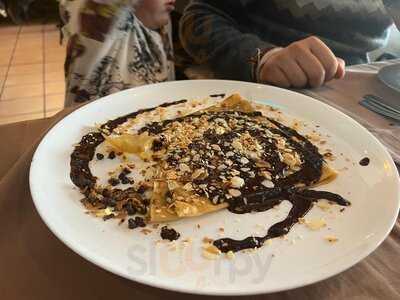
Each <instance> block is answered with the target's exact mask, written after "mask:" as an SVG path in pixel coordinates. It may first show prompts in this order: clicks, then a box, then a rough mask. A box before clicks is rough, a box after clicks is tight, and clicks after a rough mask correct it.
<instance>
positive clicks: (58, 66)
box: [44, 61, 64, 73]
mask: <svg viewBox="0 0 400 300" xmlns="http://www.w3.org/2000/svg"><path fill="white" fill-rule="evenodd" d="M44 69H45V72H46V73H51V72H60V71H63V70H64V62H63V61H59V62H53V63H47V64H45V65H44Z"/></svg>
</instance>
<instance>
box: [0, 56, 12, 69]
mask: <svg viewBox="0 0 400 300" xmlns="http://www.w3.org/2000/svg"><path fill="white" fill-rule="evenodd" d="M10 61H11V54H9V55H1V54H0V66H2V67H4V66H8V65H9V64H10Z"/></svg>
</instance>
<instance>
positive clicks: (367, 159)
mask: <svg viewBox="0 0 400 300" xmlns="http://www.w3.org/2000/svg"><path fill="white" fill-rule="evenodd" d="M369 162H370V159H369V158H368V157H364V158H363V159H362V160H360V162H359V164H360V166H363V167H366V166H368V165H369Z"/></svg>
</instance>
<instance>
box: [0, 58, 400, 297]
mask: <svg viewBox="0 0 400 300" xmlns="http://www.w3.org/2000/svg"><path fill="white" fill-rule="evenodd" d="M389 63H393V62H389ZM381 66H382V65H381V64H374V65H362V66H357V67H353V68H351V69H350V70H349V72H347V75H346V77H345V79H343V80H337V81H332V82H330V83H329V84H327V85H326V86H324V87H322V88H319V89H315V90H302V91H300V92H302V93H305V94H308V95H311V96H313V97H314V98H317V99H319V100H321V101H323V102H325V103H327V104H329V105H332V106H334V107H336V108H338V109H340V110H342V111H343V112H345V113H347V114H348V115H350V116H352V117H353V118H355V119H356V120H357V121H359V122H360V123H362V124H363V125H364V126H366V127H367V128H368V129H369V130H370V131H371V132H373V133H374V134H375V135H376V136H377V137H378V138H379V139H380V140H381V141H382V142H383V143H384V145H385V146H387V147H388V149H389V150H390V152H391V154H392V155H393V157H394V158H395V159H396V160H397V161H400V160H399V158H400V141H399V138H400V134H399V128H400V127H399V124H394V123H393V122H392V121H391V120H388V119H385V118H383V117H380V116H378V115H376V114H374V113H372V112H370V111H368V110H367V109H365V108H364V107H361V106H360V105H359V104H358V102H359V100H360V99H361V97H362V96H363V95H365V94H375V95H379V96H382V97H394V99H399V100H400V97H399V95H398V94H396V93H395V92H394V91H391V90H390V89H388V88H386V87H385V86H384V85H383V84H382V83H380V82H379V80H378V79H377V78H376V72H377V70H378V69H379V67H381ZM71 111H73V108H68V109H65V110H63V111H62V112H60V113H59V114H57V115H56V116H54V117H52V118H49V119H43V120H34V121H26V122H21V123H15V124H9V125H3V126H0V140H1V141H2V146H1V147H0V161H1V164H0V266H1V271H0V295H2V299H72V298H77V299H127V298H130V299H133V298H136V299H143V300H147V299H159V298H161V297H174V298H175V299H200V298H201V299H203V298H212V297H201V296H194V295H184V294H179V293H174V292H169V291H164V290H160V289H156V288H152V287H148V286H144V285H141V284H138V283H135V282H131V281H128V280H126V279H123V278H120V277H118V276H116V275H113V274H111V273H109V272H107V271H104V270H103V269H100V268H98V267H97V266H95V265H93V264H91V263H89V262H88V261H86V260H84V259H83V258H81V257H80V256H79V255H77V254H75V253H74V252H73V251H72V250H70V249H69V248H68V247H67V246H65V245H64V244H63V243H62V242H60V241H59V240H58V239H57V238H56V237H55V236H54V235H53V234H52V233H51V232H50V231H49V230H48V229H47V227H46V225H45V224H44V223H43V222H42V221H41V219H40V217H39V215H38V214H37V212H36V210H35V208H34V205H33V202H32V199H31V196H30V191H29V176H28V173H29V166H30V162H31V158H32V155H33V153H34V151H35V149H36V146H37V144H38V143H39V142H40V140H41V138H42V137H43V135H44V134H45V133H46V132H47V130H48V129H49V128H51V127H52V126H53V125H54V124H55V123H57V122H58V121H59V120H60V119H62V118H63V117H64V116H65V115H67V114H68V113H70V112H71ZM54 200H56V199H54ZM399 258H400V221H399V219H398V220H397V222H396V225H395V227H394V228H393V230H392V232H391V234H390V235H389V236H388V238H387V239H386V240H385V241H384V242H383V244H382V245H381V246H380V247H379V248H378V249H377V250H376V251H375V252H373V253H372V254H371V255H370V256H368V257H367V258H366V259H364V260H363V261H362V262H360V263H358V264H357V265H355V266H354V267H352V268H350V269H349V270H347V271H345V272H343V273H341V274H339V275H337V276H334V277H332V278H330V279H327V280H325V281H322V282H319V283H316V284H313V285H310V286H307V287H303V288H299V289H295V290H291V291H286V292H281V293H276V294H270V295H259V296H253V297H242V298H248V299H292V298H296V299H297V298H299V299H303V298H304V299H400V268H399V267H398V263H397V262H398V260H399ZM139 297H140V298H139Z"/></svg>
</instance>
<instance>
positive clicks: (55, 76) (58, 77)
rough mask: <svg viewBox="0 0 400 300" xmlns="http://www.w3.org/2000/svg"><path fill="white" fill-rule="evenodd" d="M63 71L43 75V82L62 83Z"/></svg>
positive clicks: (63, 78)
mask: <svg viewBox="0 0 400 300" xmlns="http://www.w3.org/2000/svg"><path fill="white" fill-rule="evenodd" d="M64 80H65V76H64V70H62V71H58V72H49V73H45V74H44V81H45V82H55V81H64Z"/></svg>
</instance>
